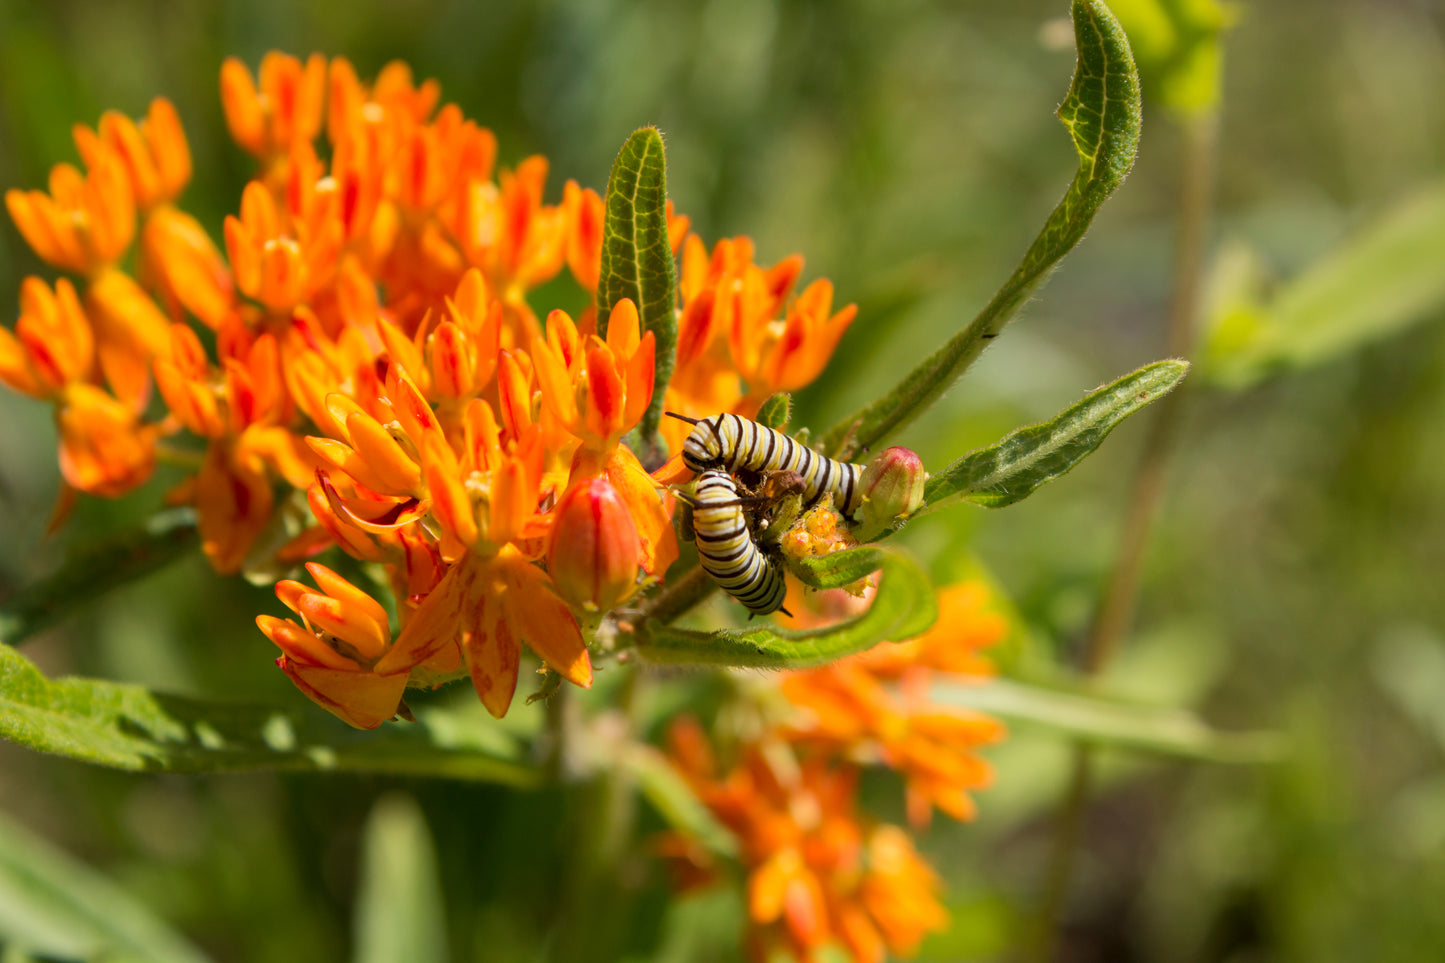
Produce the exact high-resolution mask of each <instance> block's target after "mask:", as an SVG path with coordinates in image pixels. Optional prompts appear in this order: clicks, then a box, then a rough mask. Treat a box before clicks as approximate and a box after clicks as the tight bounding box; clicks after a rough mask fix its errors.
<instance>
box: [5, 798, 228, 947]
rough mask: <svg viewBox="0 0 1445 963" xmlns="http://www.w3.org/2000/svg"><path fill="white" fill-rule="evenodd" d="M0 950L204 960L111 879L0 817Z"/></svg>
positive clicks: (185, 941)
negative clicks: (0, 948) (6, 947)
mask: <svg viewBox="0 0 1445 963" xmlns="http://www.w3.org/2000/svg"><path fill="white" fill-rule="evenodd" d="M3 944H9V945H11V946H15V947H20V948H23V949H25V950H28V951H30V952H32V953H34V954H36V955H38V956H43V957H45V958H47V959H57V958H59V959H85V960H98V959H104V960H116V961H119V960H136V961H142V960H143V961H146V963H200V961H203V960H205V959H206V957H205V955H204V954H202V953H201V952H200V951H199V950H198V949H196V948H195V947H194V946H192V945H191V944H190V943H189V942H188V941H187V940H186V938H185V937H183V936H182V935H181V934H179V933H177V932H176V931H175V930H173V929H171V927H170V926H168V925H167V924H166V923H165V922H164V921H162V920H161V919H159V918H158V917H157V916H156V915H155V914H154V913H152V912H151V911H150V909H149V908H148V907H146V906H145V905H144V904H142V903H140V902H137V901H136V900H135V898H134V897H132V896H131V895H130V894H129V893H127V892H126V891H125V890H124V889H122V888H121V887H119V886H117V885H116V884H115V883H114V882H112V881H111V880H110V879H108V878H106V877H105V876H103V875H101V874H100V873H98V872H96V871H95V870H94V869H92V868H91V867H89V866H86V865H85V864H84V863H81V862H79V861H77V860H76V859H74V858H73V857H71V856H70V855H69V854H67V853H65V852H64V851H62V850H60V849H57V848H56V847H54V846H52V845H51V844H50V843H48V842H46V841H45V840H43V839H40V838H38V837H36V836H35V835H33V834H32V833H30V832H29V831H28V830H27V829H26V828H25V827H23V826H21V825H20V824H19V823H15V822H11V821H10V820H9V818H7V817H6V816H4V814H0V945H3Z"/></svg>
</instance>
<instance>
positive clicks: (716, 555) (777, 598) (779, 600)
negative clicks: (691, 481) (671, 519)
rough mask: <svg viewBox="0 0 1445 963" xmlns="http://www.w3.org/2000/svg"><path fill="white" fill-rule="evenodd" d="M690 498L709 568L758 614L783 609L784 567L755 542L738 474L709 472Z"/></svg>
mask: <svg viewBox="0 0 1445 963" xmlns="http://www.w3.org/2000/svg"><path fill="white" fill-rule="evenodd" d="M688 501H689V502H690V503H691V504H692V527H693V532H694V533H695V534H696V536H697V554H698V560H699V561H700V562H701V563H702V568H703V571H705V572H707V574H708V575H710V576H712V579H713V581H715V582H717V584H718V585H719V586H721V587H722V590H723V591H724V592H727V593H728V594H729V595H731V596H732V597H733V598H735V599H737V600H738V601H739V602H741V603H743V605H745V606H747V609H748V611H749V612H752V613H753V614H754V615H767V614H769V613H770V612H776V611H778V609H780V608H782V606H783V596H784V595H785V594H786V591H787V589H786V586H785V585H784V582H783V568H782V565H781V564H780V563H779V562H777V561H775V560H774V559H771V558H769V557H768V556H767V555H764V554H763V552H762V550H761V549H759V548H758V546H757V543H756V542H754V541H753V535H752V532H750V531H749V530H748V520H747V517H746V515H744V513H743V508H742V505H743V502H742V500H741V499H740V498H739V497H738V486H737V482H735V481H734V480H733V478H732V476H731V475H729V474H728V473H727V472H724V471H716V470H712V471H704V472H703V473H702V474H701V475H700V476H699V477H698V479H697V485H696V487H695V488H694V490H693V494H692V496H691V497H690V498H688Z"/></svg>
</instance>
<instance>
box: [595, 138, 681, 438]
mask: <svg viewBox="0 0 1445 963" xmlns="http://www.w3.org/2000/svg"><path fill="white" fill-rule="evenodd" d="M676 291H677V279H676V269H675V268H674V266H673V263H672V245H671V243H670V242H669V240H668V235H667V158H666V156H665V155H664V153H663V150H662V134H660V133H659V132H658V130H657V128H656V127H644V128H642V129H641V130H639V131H636V132H635V133H633V135H632V136H631V137H629V138H627V143H625V144H623V145H622V150H620V151H618V152H617V159H616V160H615V161H613V162H612V175H611V176H610V177H608V179H607V199H606V206H605V214H604V219H603V222H602V275H601V278H600V279H599V280H598V282H597V328H598V332H599V333H600V334H601V335H602V336H603V337H606V336H607V319H608V316H609V315H610V314H611V312H612V308H613V306H614V305H616V304H617V302H618V301H621V300H622V299H623V298H631V299H632V302H633V303H634V304H636V305H637V313H638V316H639V317H640V318H641V320H642V328H643V330H644V331H651V332H652V335H653V337H655V338H656V339H657V376H656V379H655V382H654V388H653V391H652V402H651V404H649V405H648V407H647V412H646V414H644V415H643V416H642V423H641V425H640V426H639V428H640V430H641V434H642V437H643V439H645V440H646V439H652V438H653V437H654V436H655V435H656V433H657V425H658V423H659V422H660V421H661V419H662V404H663V395H664V394H665V393H666V392H667V385H668V382H669V381H671V380H672V369H673V365H674V364H675V363H676V361H677V310H676V308H677V293H676Z"/></svg>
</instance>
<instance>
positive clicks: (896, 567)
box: [637, 545, 938, 669]
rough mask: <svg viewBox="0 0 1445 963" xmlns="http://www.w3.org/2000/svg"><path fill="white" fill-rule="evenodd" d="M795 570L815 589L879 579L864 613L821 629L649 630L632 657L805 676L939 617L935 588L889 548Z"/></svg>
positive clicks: (807, 562)
mask: <svg viewBox="0 0 1445 963" xmlns="http://www.w3.org/2000/svg"><path fill="white" fill-rule="evenodd" d="M792 567H793V571H794V572H795V573H796V574H797V575H798V576H799V577H800V578H801V579H802V580H803V581H804V582H806V583H808V584H809V585H811V586H812V587H814V588H840V587H842V586H844V585H848V584H851V583H853V582H856V581H857V580H858V579H860V578H862V577H863V576H865V575H868V574H870V573H872V572H879V573H880V574H879V581H878V591H877V592H876V593H875V594H874V596H873V601H872V603H871V604H870V605H869V606H868V611H866V612H864V613H863V614H862V615H860V616H857V617H856V618H852V619H849V620H848V621H846V622H842V623H840V624H838V625H834V626H829V627H827V628H822V629H805V630H797V629H784V628H779V627H776V626H758V627H756V628H751V629H745V630H742V631H732V630H723V631H718V632H699V631H694V630H689V629H678V628H673V627H671V626H660V625H656V624H649V625H648V626H647V627H646V628H645V629H643V630H642V633H641V635H640V637H639V639H638V643H637V652H638V654H639V655H640V656H642V658H643V659H645V660H646V661H648V662H655V663H666V664H673V665H717V666H739V667H743V668H753V669H805V668H809V667H811V666H817V665H823V664H825V663H828V662H832V661H833V660H835V659H841V658H844V657H845V656H849V655H854V654H856V653H858V652H862V651H864V650H866V649H870V648H872V647H873V646H875V645H877V644H878V643H879V642H883V641H885V640H887V641H891V642H901V641H903V640H905V639H910V638H913V637H914V636H916V635H919V634H921V633H923V632H926V631H928V629H929V628H930V627H931V626H932V625H933V623H934V621H935V620H936V619H937V618H938V602H937V600H936V598H935V597H934V592H933V585H932V583H931V582H930V581H929V579H928V576H927V574H926V573H924V571H923V569H922V568H920V567H919V565H918V563H917V562H915V561H913V560H912V559H911V558H909V557H908V556H907V555H904V554H902V553H901V552H898V551H896V550H894V549H889V548H882V547H879V546H876V545H865V546H862V547H860V548H855V549H849V550H848V551H845V552H835V553H834V554H832V555H827V556H823V557H820V558H811V559H803V560H801V561H797V562H794V563H793V565H792Z"/></svg>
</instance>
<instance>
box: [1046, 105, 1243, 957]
mask: <svg viewBox="0 0 1445 963" xmlns="http://www.w3.org/2000/svg"><path fill="white" fill-rule="evenodd" d="M1180 133H1181V139H1182V142H1183V143H1182V150H1183V158H1182V160H1183V166H1182V168H1181V170H1180V194H1179V214H1178V229H1177V231H1178V232H1177V235H1176V241H1175V247H1174V265H1173V273H1174V288H1173V292H1172V295H1171V299H1170V306H1169V326H1168V329H1167V332H1166V335H1165V337H1166V349H1167V351H1168V353H1169V354H1170V355H1172V356H1174V357H1187V356H1188V355H1189V354H1190V350H1191V348H1192V347H1193V342H1194V328H1195V320H1196V317H1197V315H1198V311H1199V302H1200V289H1201V287H1202V284H1203V277H1204V250H1205V245H1206V242H1207V239H1208V233H1209V220H1210V217H1209V216H1210V207H1211V204H1212V203H1213V194H1214V176H1215V165H1216V162H1217V151H1218V135H1219V124H1218V117H1217V115H1215V114H1213V113H1210V114H1205V115H1202V116H1199V117H1194V118H1190V119H1188V120H1186V121H1184V122H1183V125H1182V127H1181V129H1180ZM1184 397H1185V395H1184V393H1183V392H1180V391H1175V392H1172V393H1171V394H1170V395H1169V396H1168V397H1166V398H1163V399H1162V400H1161V401H1160V402H1159V404H1158V405H1157V406H1156V407H1155V411H1154V416H1153V418H1152V419H1151V420H1150V422H1149V428H1148V434H1147V435H1146V436H1145V439H1144V446H1143V449H1142V452H1141V454H1140V457H1139V462H1138V465H1137V466H1136V468H1135V471H1134V477H1133V481H1132V483H1131V485H1130V490H1129V503H1128V507H1127V509H1126V514H1125V517H1124V524H1123V529H1122V532H1121V535H1120V541H1119V550H1118V553H1117V554H1116V555H1115V558H1114V566H1113V569H1112V570H1111V571H1110V573H1109V578H1108V581H1107V582H1106V583H1105V586H1104V590H1103V593H1102V595H1101V597H1100V600H1099V607H1098V609H1097V610H1096V612H1095V614H1094V620H1093V623H1092V624H1091V625H1090V628H1089V633H1088V635H1087V636H1086V637H1085V640H1084V646H1083V651H1082V654H1081V658H1080V668H1081V670H1082V671H1083V673H1084V674H1085V676H1086V677H1088V678H1091V679H1092V678H1096V677H1098V676H1099V675H1100V674H1101V673H1102V672H1103V671H1104V669H1106V668H1107V667H1108V665H1109V663H1110V662H1111V661H1112V660H1113V658H1114V655H1115V654H1116V653H1117V652H1118V649H1119V645H1120V643H1121V641H1122V639H1123V637H1124V633H1125V632H1126V631H1127V630H1128V628H1129V624H1130V622H1131V621H1132V620H1133V616H1134V610H1135V607H1136V605H1137V603H1138V598H1139V585H1140V580H1141V577H1142V574H1143V567H1144V558H1145V554H1146V553H1147V550H1148V548H1149V539H1150V535H1151V534H1152V532H1153V528H1154V522H1155V520H1156V518H1157V517H1158V513H1159V504H1160V501H1161V500H1162V498H1163V494H1164V488H1165V482H1166V481H1167V477H1168V467H1169V458H1170V455H1171V453H1172V451H1173V443H1174V436H1175V434H1176V433H1177V431H1178V426H1179V423H1180V414H1181V412H1182V403H1183V399H1184ZM1093 769H1094V749H1093V747H1091V746H1089V745H1088V744H1086V743H1078V744H1076V745H1075V747H1074V754H1073V767H1072V772H1071V776H1070V780H1069V791H1068V793H1067V795H1066V796H1065V798H1064V800H1063V802H1062V804H1061V806H1060V810H1059V815H1058V819H1057V824H1056V830H1055V834H1054V841H1053V850H1052V853H1051V856H1050V859H1049V862H1048V867H1047V870H1046V872H1047V873H1048V877H1047V879H1046V881H1045V884H1044V887H1043V893H1042V900H1041V906H1040V910H1039V915H1038V921H1037V929H1036V934H1037V935H1036V936H1035V938H1034V939H1033V940H1032V941H1031V943H1032V946H1031V952H1029V953H1027V954H1026V958H1028V959H1031V960H1034V961H1038V963H1044V961H1047V960H1049V959H1052V957H1053V955H1054V949H1055V946H1056V945H1057V942H1058V928H1059V923H1060V916H1061V915H1062V911H1063V907H1064V904H1065V902H1066V901H1067V898H1068V891H1069V884H1070V878H1071V877H1072V875H1073V864H1074V860H1075V853H1076V851H1077V848H1078V842H1079V838H1080V835H1081V833H1082V828H1083V822H1084V813H1085V811H1086V809H1087V808H1088V802H1089V789H1090V786H1091V783H1092V781H1093Z"/></svg>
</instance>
